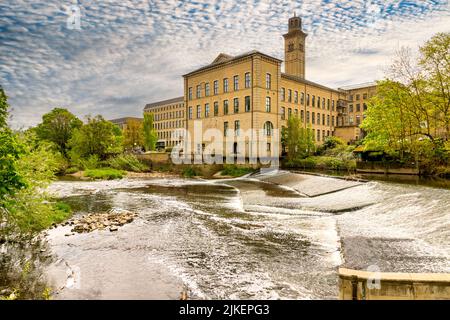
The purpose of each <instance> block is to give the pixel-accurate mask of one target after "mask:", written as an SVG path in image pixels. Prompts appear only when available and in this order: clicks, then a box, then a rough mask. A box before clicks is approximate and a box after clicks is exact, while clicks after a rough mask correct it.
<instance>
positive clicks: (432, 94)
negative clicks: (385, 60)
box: [362, 33, 450, 166]
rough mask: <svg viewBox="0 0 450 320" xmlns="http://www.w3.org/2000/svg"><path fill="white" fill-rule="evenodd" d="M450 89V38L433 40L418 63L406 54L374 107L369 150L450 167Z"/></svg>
mask: <svg viewBox="0 0 450 320" xmlns="http://www.w3.org/2000/svg"><path fill="white" fill-rule="evenodd" d="M449 88H450V33H440V34H437V35H435V36H434V37H433V38H432V39H431V40H429V41H428V42H427V43H426V44H425V45H424V46H423V47H421V48H420V58H419V60H418V61H413V60H412V58H411V54H410V52H409V51H408V50H407V49H402V50H401V51H400V52H398V54H397V57H396V59H395V60H394V62H393V64H392V66H391V72H390V78H388V79H385V80H383V81H380V82H379V83H378V92H377V95H376V96H375V97H373V98H372V99H371V100H370V101H369V103H368V110H367V113H366V119H365V120H364V121H363V124H362V128H363V129H364V130H365V131H366V132H367V136H366V137H365V139H364V145H365V150H367V151H384V152H385V153H386V154H388V155H389V156H391V157H393V158H398V159H399V160H400V161H415V162H417V160H419V161H420V162H422V163H424V162H429V164H430V165H431V166H434V165H439V164H448V159H449V154H448V153H447V152H446V151H445V148H444V146H443V141H444V142H445V141H448V139H449V137H450V91H449ZM429 157H431V158H429ZM433 163H434V164H433Z"/></svg>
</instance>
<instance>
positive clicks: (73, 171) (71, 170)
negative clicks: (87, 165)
mask: <svg viewBox="0 0 450 320" xmlns="http://www.w3.org/2000/svg"><path fill="white" fill-rule="evenodd" d="M78 171H80V169H78V168H77V167H70V168H68V169H66V174H72V173H76V172H78Z"/></svg>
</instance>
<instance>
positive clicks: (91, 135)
mask: <svg viewBox="0 0 450 320" xmlns="http://www.w3.org/2000/svg"><path fill="white" fill-rule="evenodd" d="M122 139H123V137H122V133H121V130H120V128H119V127H117V126H116V125H114V124H113V123H111V122H109V121H106V120H105V119H103V117H102V116H96V117H93V118H92V117H88V120H87V123H86V124H85V125H83V126H82V127H81V128H79V129H76V130H75V131H74V132H73V135H72V138H71V139H70V140H69V143H68V144H69V147H70V148H71V150H70V157H71V159H72V160H73V161H74V162H76V161H77V159H80V158H87V157H89V156H91V155H97V156H98V157H99V159H101V160H105V159H106V158H107V157H108V156H110V155H114V154H118V153H120V152H122Z"/></svg>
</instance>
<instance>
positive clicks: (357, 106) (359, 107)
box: [348, 103, 367, 112]
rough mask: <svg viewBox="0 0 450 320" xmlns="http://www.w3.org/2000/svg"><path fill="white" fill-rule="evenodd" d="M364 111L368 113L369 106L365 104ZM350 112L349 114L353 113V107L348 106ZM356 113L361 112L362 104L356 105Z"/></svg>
mask: <svg viewBox="0 0 450 320" xmlns="http://www.w3.org/2000/svg"><path fill="white" fill-rule="evenodd" d="M363 110H364V111H366V110H367V104H365V103H363ZM348 111H349V112H353V105H352V104H349V105H348ZM356 112H361V104H359V103H357V104H356Z"/></svg>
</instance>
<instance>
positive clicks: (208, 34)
mask: <svg viewBox="0 0 450 320" xmlns="http://www.w3.org/2000/svg"><path fill="white" fill-rule="evenodd" d="M73 6H75V7H73ZM294 12H295V13H296V14H297V16H300V17H302V21H303V29H304V30H305V32H306V33H308V37H307V43H306V78H307V79H308V80H311V81H315V82H318V83H320V84H323V85H327V86H330V87H333V88H337V87H340V86H345V85H351V84H358V83H363V82H369V81H374V80H377V79H381V78H383V76H384V74H385V71H386V68H387V66H388V65H389V64H390V62H391V61H392V59H393V56H394V54H395V52H396V50H398V49H399V48H401V47H403V46H406V47H410V48H412V49H413V50H416V49H417V48H418V46H420V45H422V44H423V43H424V42H425V41H426V40H428V39H429V38H431V37H432V36H433V35H434V34H435V33H437V32H450V5H449V1H448V0H302V1H300V0H299V1H292V0H290V1H287V0H286V1H281V0H278V1H277V0H239V1H228V0H227V1H220V0H187V1H179V0H178V1H176V0H164V1H163V0H145V1H144V0H141V1H137V0H117V1H116V0H110V1H107V0H103V1H100V0H96V1H95V0H78V1H70V0H46V1H30V0H2V1H1V2H0V85H1V86H2V87H3V88H4V89H5V91H6V94H7V95H8V96H9V103H10V105H11V107H12V118H11V120H10V123H11V126H12V127H14V128H26V127H29V126H33V125H36V124H37V123H39V122H40V120H41V117H42V115H43V114H45V113H46V112H48V111H50V110H51V109H53V108H55V107H65V108H68V109H69V110H70V111H71V112H72V113H74V114H75V115H77V116H78V117H80V118H82V119H84V117H85V116H86V115H97V114H101V115H103V116H104V117H105V118H107V119H113V118H117V117H122V116H141V115H142V111H143V108H144V106H145V104H147V103H151V102H155V101H159V100H164V99H169V98H173V97H177V96H181V95H183V79H182V75H183V74H185V73H188V72H189V71H192V70H194V69H196V68H198V67H201V66H204V65H207V64H209V63H211V62H212V61H213V60H214V58H215V57H216V56H217V55H218V54H219V53H221V52H224V53H228V54H231V55H237V54H240V53H243V52H247V51H250V50H258V51H261V52H263V53H266V54H269V55H272V56H274V57H277V58H280V59H283V55H284V53H283V48H284V46H283V37H282V34H284V33H286V32H287V20H288V18H289V17H291V16H293V15H294ZM77 17H79V20H78V19H77ZM77 21H79V22H80V23H79V25H78V24H77V23H76V22H77ZM68 22H69V23H68Z"/></svg>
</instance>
